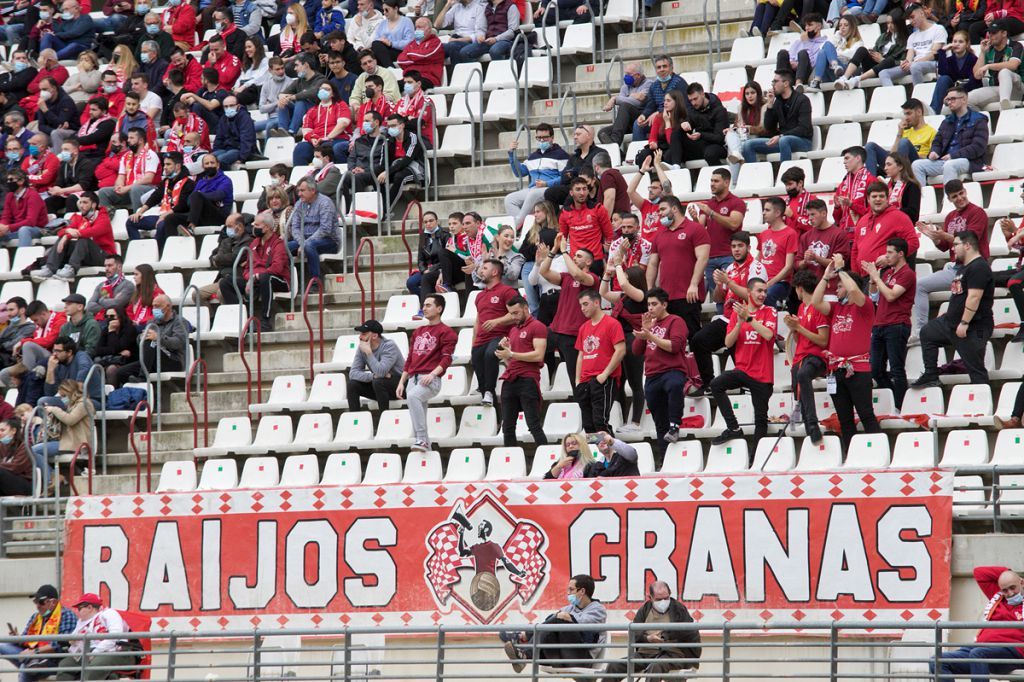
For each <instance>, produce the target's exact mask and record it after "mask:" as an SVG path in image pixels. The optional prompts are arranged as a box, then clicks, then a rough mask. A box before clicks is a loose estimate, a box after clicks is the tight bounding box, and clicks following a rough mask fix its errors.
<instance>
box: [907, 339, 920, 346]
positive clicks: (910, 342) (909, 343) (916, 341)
mask: <svg viewBox="0 0 1024 682" xmlns="http://www.w3.org/2000/svg"><path fill="white" fill-rule="evenodd" d="M920 345H921V338H920V337H918V336H911V337H910V338H909V339H907V348H911V347H913V346H920Z"/></svg>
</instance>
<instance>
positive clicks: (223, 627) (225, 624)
mask: <svg viewBox="0 0 1024 682" xmlns="http://www.w3.org/2000/svg"><path fill="white" fill-rule="evenodd" d="M230 622H231V621H230V620H228V619H227V618H225V617H224V616H221V617H220V618H218V619H217V624H218V625H220V629H221V630H227V629H228V623H230Z"/></svg>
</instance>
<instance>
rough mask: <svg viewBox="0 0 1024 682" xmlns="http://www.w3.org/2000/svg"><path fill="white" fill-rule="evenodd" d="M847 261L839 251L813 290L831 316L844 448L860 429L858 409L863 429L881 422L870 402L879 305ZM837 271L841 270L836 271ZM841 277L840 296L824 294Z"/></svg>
mask: <svg viewBox="0 0 1024 682" xmlns="http://www.w3.org/2000/svg"><path fill="white" fill-rule="evenodd" d="M845 265H846V261H845V260H844V259H843V257H842V256H840V255H836V256H834V257H833V258H832V262H831V263H829V264H828V267H827V268H825V275H824V277H823V278H822V279H821V281H820V282H818V286H817V288H816V289H815V290H814V298H813V299H812V301H811V303H812V305H814V307H815V308H816V309H817V310H818V312H820V313H821V314H822V315H824V316H825V317H827V318H828V319H829V337H828V351H826V353H825V358H826V359H827V360H828V372H829V378H828V392H829V393H830V394H831V395H832V404H833V405H835V408H836V416H837V417H838V418H839V429H840V431H841V433H840V436H841V437H842V439H843V452H846V451H847V449H848V448H849V447H850V440H851V439H852V438H853V435H854V434H855V433H856V432H857V422H856V420H854V418H853V411H854V409H856V410H857V416H858V417H860V422H861V424H863V425H864V431H865V432H867V433H879V432H880V431H881V427H880V426H879V425H878V420H877V419H876V418H875V409H874V406H873V405H872V403H871V328H872V327H873V326H874V323H875V306H874V305H873V304H872V302H871V299H870V298H868V296H867V294H865V293H864V288H863V287H864V280H863V279H862V278H861V276H860V275H858V274H857V273H853V272H848V271H847V270H845V269H844V267H845ZM837 273H838V274H837ZM833 277H838V278H839V285H838V286H837V288H836V294H837V295H838V296H839V300H838V301H837V302H835V303H831V302H829V301H826V300H825V290H826V289H827V288H828V280H830V279H832V278H833Z"/></svg>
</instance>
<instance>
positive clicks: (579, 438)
mask: <svg viewBox="0 0 1024 682" xmlns="http://www.w3.org/2000/svg"><path fill="white" fill-rule="evenodd" d="M593 461H594V455H593V453H591V452H590V446H589V445H588V444H587V437H586V436H584V435H583V434H582V433H570V434H569V435H567V436H565V437H564V438H563V439H562V452H561V453H560V454H559V457H558V460H557V461H556V462H555V463H554V464H552V465H551V469H550V470H549V471H548V472H547V473H546V474H544V478H545V479H557V480H566V479H573V478H583V474H584V473H585V472H586V469H587V466H588V465H590V464H591V463H593Z"/></svg>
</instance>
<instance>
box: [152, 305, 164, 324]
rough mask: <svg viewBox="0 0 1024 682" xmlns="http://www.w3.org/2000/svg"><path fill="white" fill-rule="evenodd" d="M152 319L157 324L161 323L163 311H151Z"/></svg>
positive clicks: (156, 309)
mask: <svg viewBox="0 0 1024 682" xmlns="http://www.w3.org/2000/svg"><path fill="white" fill-rule="evenodd" d="M153 319H154V320H156V321H157V322H162V321H163V319H164V309H163V308H155V309H154V310H153Z"/></svg>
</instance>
